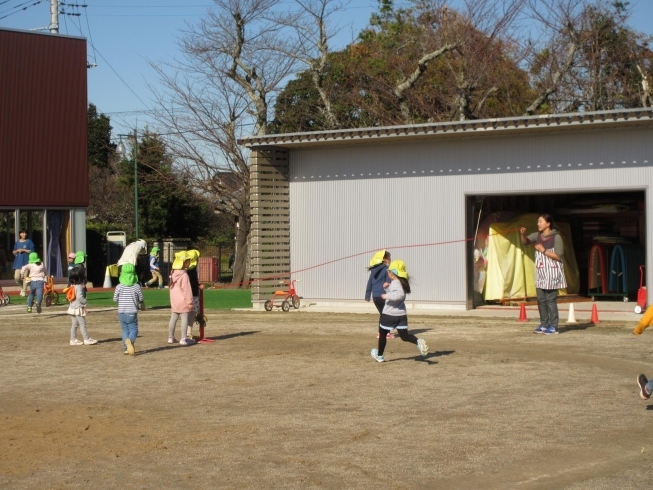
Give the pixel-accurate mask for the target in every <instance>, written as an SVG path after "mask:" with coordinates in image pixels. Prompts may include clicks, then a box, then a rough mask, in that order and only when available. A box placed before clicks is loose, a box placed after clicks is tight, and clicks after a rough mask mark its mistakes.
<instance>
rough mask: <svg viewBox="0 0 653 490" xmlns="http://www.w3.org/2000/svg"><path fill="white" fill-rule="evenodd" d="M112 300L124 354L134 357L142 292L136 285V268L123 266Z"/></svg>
mask: <svg viewBox="0 0 653 490" xmlns="http://www.w3.org/2000/svg"><path fill="white" fill-rule="evenodd" d="M118 282H119V283H120V284H118V286H116V291H115V292H114V293H113V300H114V301H117V302H118V319H119V320H120V325H121V326H122V347H123V351H124V353H125V354H127V355H130V356H133V355H134V352H135V350H134V344H135V343H136V337H137V336H138V305H139V304H140V303H141V302H142V301H143V291H142V290H141V286H140V285H139V284H138V277H137V276H136V268H135V267H134V266H133V265H132V264H123V266H122V269H121V271H120V277H119V278H118Z"/></svg>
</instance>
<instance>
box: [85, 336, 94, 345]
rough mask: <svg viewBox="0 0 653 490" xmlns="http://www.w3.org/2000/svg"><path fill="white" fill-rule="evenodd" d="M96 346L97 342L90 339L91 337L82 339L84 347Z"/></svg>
mask: <svg viewBox="0 0 653 490" xmlns="http://www.w3.org/2000/svg"><path fill="white" fill-rule="evenodd" d="M93 344H97V340H95V339H92V338H91V337H89V338H87V339H84V345H93Z"/></svg>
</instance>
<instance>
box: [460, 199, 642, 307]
mask: <svg viewBox="0 0 653 490" xmlns="http://www.w3.org/2000/svg"><path fill="white" fill-rule="evenodd" d="M645 204H646V193H645V191H643V190H632V191H631V190H627V191H626V190H615V191H610V192H591V193H590V192H587V193H578V192H576V193H573V194H565V193H560V194H553V195H533V194H530V195H525V194H519V195H515V194H510V195H509V194H505V195H502V194H493V195H478V196H467V229H468V230H472V231H473V234H472V236H473V237H474V240H473V241H470V242H469V246H468V248H467V264H468V267H467V270H468V274H467V280H468V285H467V291H468V300H467V303H468V307H472V308H474V307H477V306H480V305H484V304H496V303H505V302H509V301H510V300H514V301H517V300H519V299H521V300H524V299H525V297H527V295H525V294H524V293H523V291H524V290H525V289H526V288H520V287H515V286H514V285H512V286H511V287H509V286H506V285H505V284H502V285H498V286H497V284H496V281H497V280H498V281H504V282H505V283H506V284H508V282H509V281H510V280H512V278H510V277H500V278H499V277H498V276H499V275H503V276H508V275H510V274H516V272H514V271H515V268H511V265H512V264H511V263H510V260H511V258H510V257H503V256H501V257H499V259H500V260H505V263H504V264H502V265H501V267H497V266H496V263H494V264H493V263H492V260H495V261H496V260H497V255H496V254H492V253H490V254H488V252H491V251H492V250H491V249H492V247H491V244H490V242H491V241H492V240H499V239H500V238H498V237H496V236H495V234H496V233H498V230H499V231H500V232H501V233H504V234H505V239H506V240H513V241H515V240H516V239H517V237H518V232H517V231H516V230H517V229H518V227H519V223H520V220H521V219H526V223H531V221H532V220H534V221H536V220H537V216H538V215H539V214H542V213H549V214H551V215H553V217H554V219H555V221H556V223H557V224H558V225H559V228H560V229H561V230H562V231H561V236H562V237H563V242H565V243H564V247H565V256H566V258H565V261H566V262H565V272H566V273H567V272H568V267H569V266H571V265H572V264H573V266H574V267H575V269H574V270H570V271H569V274H572V275H574V277H572V279H573V281H568V282H570V283H573V284H570V288H569V291H567V292H566V293H567V294H568V295H570V296H577V297H581V298H593V299H596V300H597V301H598V300H601V299H607V300H615V299H621V300H623V301H630V300H633V299H635V297H636V295H637V289H638V285H639V282H640V273H641V269H640V266H644V267H645V266H646V253H645V250H646V205H645ZM533 216H534V217H533ZM511 224H512V228H511ZM532 224H533V225H534V222H533V223H532ZM511 233H512V235H511ZM517 247H518V245H517ZM615 248H617V251H616V252H615ZM571 254H573V256H572V255H571ZM489 255H490V256H489ZM492 255H493V257H492ZM506 255H508V254H506ZM613 255H615V259H614V260H616V261H617V265H616V271H615V272H613V270H614V268H611V266H612V265H613V263H612V260H613V257H612V256H613ZM515 260H517V259H515ZM517 269H519V268H518V267H517ZM576 276H577V277H576ZM519 279H520V278H518V280H519ZM493 281H495V282H493ZM497 290H499V291H500V292H499V293H497ZM517 291H518V293H516V292H517ZM515 294H519V295H520V296H519V297H512V298H511V295H513V296H514V295H515Z"/></svg>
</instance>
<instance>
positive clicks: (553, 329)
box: [542, 325, 559, 335]
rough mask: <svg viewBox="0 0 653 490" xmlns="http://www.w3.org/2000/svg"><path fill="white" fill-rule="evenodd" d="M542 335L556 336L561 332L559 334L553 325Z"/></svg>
mask: <svg viewBox="0 0 653 490" xmlns="http://www.w3.org/2000/svg"><path fill="white" fill-rule="evenodd" d="M542 333H543V334H544V335H555V334H557V333H559V332H558V329H557V328H555V327H554V326H553V325H549V326H548V327H546V329H545V330H544V332H542Z"/></svg>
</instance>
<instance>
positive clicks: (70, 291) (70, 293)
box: [63, 286, 77, 303]
mask: <svg viewBox="0 0 653 490" xmlns="http://www.w3.org/2000/svg"><path fill="white" fill-rule="evenodd" d="M63 292H64V293H66V299H67V300H68V302H69V303H72V302H73V301H75V299H77V295H76V294H75V286H68V287H67V288H66V289H64V290H63Z"/></svg>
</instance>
